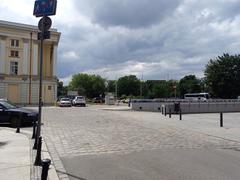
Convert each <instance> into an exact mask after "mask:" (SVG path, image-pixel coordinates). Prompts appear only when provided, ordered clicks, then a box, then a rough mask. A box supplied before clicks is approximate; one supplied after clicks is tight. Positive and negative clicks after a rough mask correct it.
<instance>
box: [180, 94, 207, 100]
mask: <svg viewBox="0 0 240 180" xmlns="http://www.w3.org/2000/svg"><path fill="white" fill-rule="evenodd" d="M184 99H186V100H189V101H207V100H208V99H210V95H209V93H188V94H185V95H184Z"/></svg>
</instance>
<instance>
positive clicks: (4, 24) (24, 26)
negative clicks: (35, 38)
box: [0, 20, 58, 32]
mask: <svg viewBox="0 0 240 180" xmlns="http://www.w3.org/2000/svg"><path fill="white" fill-rule="evenodd" d="M0 27H9V28H16V29H24V30H30V31H39V30H38V26H33V25H29V24H22V23H16V22H10V21H3V20H0ZM50 31H52V32H58V31H57V29H55V28H51V29H50Z"/></svg>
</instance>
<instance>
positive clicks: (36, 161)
mask: <svg viewBox="0 0 240 180" xmlns="http://www.w3.org/2000/svg"><path fill="white" fill-rule="evenodd" d="M41 151H42V137H41V136H40V137H39V139H38V147H37V155H36V159H35V162H34V165H35V166H42V159H41Z"/></svg>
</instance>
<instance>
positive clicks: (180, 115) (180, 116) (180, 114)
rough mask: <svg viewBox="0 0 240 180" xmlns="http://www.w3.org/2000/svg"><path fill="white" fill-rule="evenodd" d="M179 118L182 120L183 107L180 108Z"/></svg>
mask: <svg viewBox="0 0 240 180" xmlns="http://www.w3.org/2000/svg"><path fill="white" fill-rule="evenodd" d="M179 120H180V121H181V120H182V110H181V108H180V109H179Z"/></svg>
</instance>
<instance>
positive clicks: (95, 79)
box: [69, 73, 106, 98]
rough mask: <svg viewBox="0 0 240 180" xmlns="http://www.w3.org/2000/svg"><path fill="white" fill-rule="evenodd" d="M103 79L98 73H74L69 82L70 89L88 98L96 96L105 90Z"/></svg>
mask: <svg viewBox="0 0 240 180" xmlns="http://www.w3.org/2000/svg"><path fill="white" fill-rule="evenodd" d="M105 81H106V80H105V79H103V78H102V77H101V76H99V75H88V74H82V73H80V74H75V75H73V77H72V80H71V82H70V84H69V88H70V89H71V90H75V91H76V90H77V91H78V93H79V94H81V95H85V96H87V97H88V98H93V97H98V96H100V95H103V94H104V92H105Z"/></svg>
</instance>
